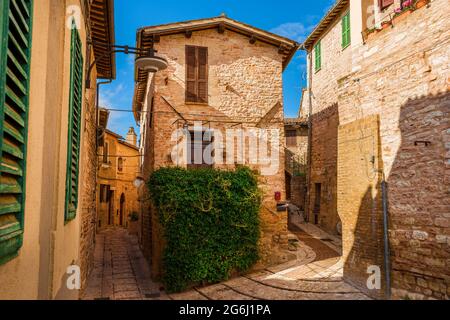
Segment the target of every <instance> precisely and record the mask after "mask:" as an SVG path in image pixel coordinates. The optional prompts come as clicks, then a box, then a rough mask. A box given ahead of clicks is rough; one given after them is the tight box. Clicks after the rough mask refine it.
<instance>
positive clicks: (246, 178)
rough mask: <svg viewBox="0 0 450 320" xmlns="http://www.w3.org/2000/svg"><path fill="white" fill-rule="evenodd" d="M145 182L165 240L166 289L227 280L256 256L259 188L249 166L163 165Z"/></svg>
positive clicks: (256, 258)
mask: <svg viewBox="0 0 450 320" xmlns="http://www.w3.org/2000/svg"><path fill="white" fill-rule="evenodd" d="M148 186H149V189H150V192H151V197H152V200H153V202H154V204H155V206H156V208H157V210H158V214H159V219H160V222H161V225H162V227H163V230H164V237H165V240H166V245H165V248H164V254H163V265H164V276H163V281H164V283H165V286H166V289H167V291H168V292H180V291H183V290H186V289H187V288H189V287H190V286H192V285H196V284H198V283H216V282H220V281H223V280H227V279H228V278H229V277H230V275H231V274H232V273H233V272H245V271H248V270H249V269H250V268H251V267H252V266H253V265H254V264H255V263H256V262H257V261H258V241H259V235H260V234H259V210H260V207H261V192H260V190H259V188H258V181H257V176H256V174H255V173H253V172H252V171H251V170H250V169H249V168H246V167H241V168H238V169H236V170H235V171H223V170H215V169H199V170H186V169H182V168H163V169H160V170H158V171H156V172H154V173H153V175H152V177H151V178H150V180H149V183H148Z"/></svg>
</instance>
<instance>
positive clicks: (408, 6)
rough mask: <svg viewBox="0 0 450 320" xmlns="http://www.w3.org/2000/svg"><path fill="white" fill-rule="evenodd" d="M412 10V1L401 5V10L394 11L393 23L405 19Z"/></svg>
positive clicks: (409, 0) (408, 0)
mask: <svg viewBox="0 0 450 320" xmlns="http://www.w3.org/2000/svg"><path fill="white" fill-rule="evenodd" d="M413 10H414V5H413V1H412V0H407V1H404V2H403V3H402V7H401V8H397V9H395V10H394V18H393V21H394V23H396V22H399V21H401V20H403V19H404V18H405V17H407V16H409V15H410V13H411V12H413Z"/></svg>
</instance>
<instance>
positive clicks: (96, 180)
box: [92, 79, 112, 243]
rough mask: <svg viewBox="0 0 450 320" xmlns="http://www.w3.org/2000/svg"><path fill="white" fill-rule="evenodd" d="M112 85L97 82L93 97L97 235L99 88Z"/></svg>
mask: <svg viewBox="0 0 450 320" xmlns="http://www.w3.org/2000/svg"><path fill="white" fill-rule="evenodd" d="M110 83H112V79H110V80H108V81H103V82H98V83H97V92H96V93H95V94H96V97H95V189H94V196H95V221H94V222H92V223H93V224H94V226H95V228H94V230H95V234H97V221H98V208H97V185H98V112H99V108H100V106H99V103H100V86H101V85H105V84H110ZM94 243H96V237H95V235H94Z"/></svg>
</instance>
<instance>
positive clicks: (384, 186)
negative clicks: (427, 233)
mask: <svg viewBox="0 0 450 320" xmlns="http://www.w3.org/2000/svg"><path fill="white" fill-rule="evenodd" d="M381 192H382V197H383V228H384V230H383V233H384V269H385V272H386V288H385V295H386V298H387V299H388V300H390V299H391V261H390V257H391V252H390V247H389V212H388V190H387V182H386V177H385V176H384V173H383V181H382V182H381Z"/></svg>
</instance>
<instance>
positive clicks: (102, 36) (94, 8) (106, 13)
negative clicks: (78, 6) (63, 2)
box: [89, 0, 116, 79]
mask: <svg viewBox="0 0 450 320" xmlns="http://www.w3.org/2000/svg"><path fill="white" fill-rule="evenodd" d="M89 9H90V11H89V15H90V28H91V38H92V42H93V47H94V55H95V58H96V59H99V58H100V57H103V58H102V59H101V60H99V61H97V65H96V67H97V78H99V79H115V78H116V61H115V54H111V55H108V54H107V53H108V51H109V50H110V48H111V46H112V45H114V44H115V33H114V0H93V1H92V2H91V5H90V7H89ZM105 54H106V57H104V56H105Z"/></svg>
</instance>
